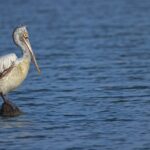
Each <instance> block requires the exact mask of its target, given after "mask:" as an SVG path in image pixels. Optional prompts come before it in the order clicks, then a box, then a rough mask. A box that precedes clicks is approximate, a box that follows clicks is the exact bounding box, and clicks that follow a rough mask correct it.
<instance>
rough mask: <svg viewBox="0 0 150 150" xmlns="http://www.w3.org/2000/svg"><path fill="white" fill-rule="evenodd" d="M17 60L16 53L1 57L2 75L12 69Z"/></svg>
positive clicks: (0, 69)
mask: <svg viewBox="0 0 150 150" xmlns="http://www.w3.org/2000/svg"><path fill="white" fill-rule="evenodd" d="M16 60H17V56H16V54H14V53H12V54H8V55H5V56H1V57H0V73H2V72H3V71H4V70H6V69H8V68H9V67H11V65H12V64H14V63H15V61H16Z"/></svg>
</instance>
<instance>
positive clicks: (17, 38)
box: [0, 26, 40, 102]
mask: <svg viewBox="0 0 150 150" xmlns="http://www.w3.org/2000/svg"><path fill="white" fill-rule="evenodd" d="M13 37H14V42H15V43H16V44H17V45H18V46H20V47H21V49H22V50H23V56H22V57H21V58H17V56H16V55H15V54H8V55H5V56H2V57H0V95H1V96H2V98H3V100H4V102H6V101H7V100H6V99H5V97H4V95H5V94H7V93H8V92H10V91H13V90H14V89H16V88H17V87H18V86H19V85H20V84H21V83H22V82H23V81H24V79H25V78H26V76H27V74H28V71H29V67H30V62H31V59H32V60H33V62H34V63H35V65H36V67H37V69H38V71H39V72H40V70H39V68H38V65H37V62H36V59H35V56H34V53H33V51H32V48H31V45H30V42H29V39H28V32H27V29H26V27H25V26H23V27H19V28H17V29H16V30H15V31H14V33H13Z"/></svg>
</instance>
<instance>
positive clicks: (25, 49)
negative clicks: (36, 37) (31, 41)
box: [20, 46, 31, 61]
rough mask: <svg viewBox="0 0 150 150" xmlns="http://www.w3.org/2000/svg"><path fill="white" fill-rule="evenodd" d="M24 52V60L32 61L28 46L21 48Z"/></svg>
mask: <svg viewBox="0 0 150 150" xmlns="http://www.w3.org/2000/svg"><path fill="white" fill-rule="evenodd" d="M20 47H21V49H22V52H23V58H26V59H28V60H29V61H31V54H30V52H29V50H28V49H27V47H26V46H20Z"/></svg>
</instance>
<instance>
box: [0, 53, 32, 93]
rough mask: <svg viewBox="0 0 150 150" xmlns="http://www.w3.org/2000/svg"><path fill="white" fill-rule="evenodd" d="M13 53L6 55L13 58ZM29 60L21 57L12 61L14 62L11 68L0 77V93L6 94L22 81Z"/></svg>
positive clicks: (26, 72)
mask: <svg viewBox="0 0 150 150" xmlns="http://www.w3.org/2000/svg"><path fill="white" fill-rule="evenodd" d="M13 55H15V54H10V55H8V56H9V58H10V59H12V58H14V56H13ZM6 56H7V55H6ZM12 56H13V57H12ZM4 57H5V56H4ZM2 58H3V57H2ZM7 58H8V57H7ZM16 58H17V57H16ZM0 60H1V58H0ZM6 61H8V60H6ZM6 61H5V62H6ZM0 62H1V61H0ZM30 62H31V58H28V57H22V58H20V59H16V60H15V61H13V63H14V64H13V68H12V70H11V71H10V72H9V73H8V74H6V75H5V76H3V77H2V78H1V79H0V93H3V94H7V93H8V92H10V91H12V90H14V89H16V88H17V87H18V86H19V85H20V84H21V83H22V82H23V81H24V79H25V78H26V76H27V74H28V71H29V67H30Z"/></svg>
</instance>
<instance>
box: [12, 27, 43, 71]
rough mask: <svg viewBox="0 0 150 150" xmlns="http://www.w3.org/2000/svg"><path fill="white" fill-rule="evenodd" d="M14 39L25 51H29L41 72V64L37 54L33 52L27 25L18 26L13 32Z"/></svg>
mask: <svg viewBox="0 0 150 150" xmlns="http://www.w3.org/2000/svg"><path fill="white" fill-rule="evenodd" d="M13 40H14V43H15V44H16V45H17V46H20V47H21V48H22V49H23V51H24V52H29V54H30V56H31V59H32V61H33V63H34V64H35V66H36V68H37V71H38V72H39V73H40V69H39V66H38V64H37V61H36V58H35V55H34V53H33V50H32V47H31V44H30V41H29V35H28V31H27V28H26V26H21V27H17V28H16V29H15V30H14V32H13Z"/></svg>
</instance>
